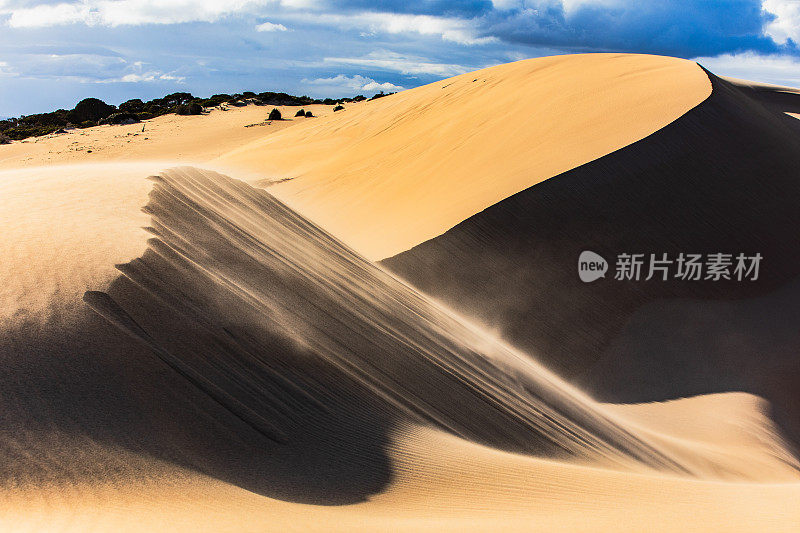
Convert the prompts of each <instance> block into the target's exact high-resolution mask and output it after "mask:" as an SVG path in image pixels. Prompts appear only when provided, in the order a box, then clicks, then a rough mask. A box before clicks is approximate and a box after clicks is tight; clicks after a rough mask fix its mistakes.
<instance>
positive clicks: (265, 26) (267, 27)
mask: <svg viewBox="0 0 800 533" xmlns="http://www.w3.org/2000/svg"><path fill="white" fill-rule="evenodd" d="M288 29H289V28H287V27H286V26H284V25H283V24H273V23H272V22H264V23H262V24H259V25H258V26H256V31H265V32H271V31H288Z"/></svg>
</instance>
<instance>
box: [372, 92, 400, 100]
mask: <svg viewBox="0 0 800 533" xmlns="http://www.w3.org/2000/svg"><path fill="white" fill-rule="evenodd" d="M392 94H395V93H384V92H383V91H381V92H379V93H377V94H375V95H374V96H373V97H372V98H370V100H377V99H378V98H383V97H384V96H390V95H392Z"/></svg>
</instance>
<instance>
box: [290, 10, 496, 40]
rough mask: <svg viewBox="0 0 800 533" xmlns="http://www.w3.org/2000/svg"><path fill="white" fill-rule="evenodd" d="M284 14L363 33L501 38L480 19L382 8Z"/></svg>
mask: <svg viewBox="0 0 800 533" xmlns="http://www.w3.org/2000/svg"><path fill="white" fill-rule="evenodd" d="M284 16H285V17H288V18H291V19H294V20H298V21H302V22H304V23H306V24H315V25H324V26H334V27H337V28H341V29H345V30H359V31H361V32H362V35H363V36H369V35H376V34H380V33H383V34H394V35H398V34H417V35H423V36H434V37H440V38H441V39H443V40H445V41H450V42H454V43H458V44H463V45H480V44H488V43H493V42H496V41H497V38H496V37H494V36H491V35H482V34H481V32H480V28H479V21H478V20H477V19H463V18H458V17H449V16H435V15H415V14H408V13H394V12H379V11H359V12H353V13H348V14H341V13H333V12H326V13H305V12H304V13H288V14H286V15H284Z"/></svg>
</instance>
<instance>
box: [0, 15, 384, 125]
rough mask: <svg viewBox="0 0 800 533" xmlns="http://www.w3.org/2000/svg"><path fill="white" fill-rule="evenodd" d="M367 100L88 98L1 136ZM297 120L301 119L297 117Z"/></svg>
mask: <svg viewBox="0 0 800 533" xmlns="http://www.w3.org/2000/svg"><path fill="white" fill-rule="evenodd" d="M0 1H1V0H0ZM376 97H377V96H376ZM363 98H364V97H363V95H359V96H356V97H354V98H343V99H338V100H334V99H332V98H326V99H325V100H320V99H318V98H311V97H309V96H294V95H291V94H286V93H281V92H272V91H269V92H261V93H255V92H253V91H245V92H243V93H241V94H215V95H213V96H211V97H210V98H207V99H202V98H197V97H195V96H193V95H192V94H191V93H186V92H182V93H172V94H168V95H166V96H164V97H163V98H154V99H152V100H149V101H146V102H145V101H142V100H141V99H139V98H134V99H131V100H128V101H126V102H123V103H121V104H120V105H119V107H118V108H117V107H114V106H113V105H110V104H106V103H105V102H103V101H102V100H100V99H98V98H85V99H83V100H81V101H80V102H78V103H77V105H76V106H75V107H74V108H73V109H70V110H67V109H59V110H57V111H52V112H49V113H38V114H35V115H26V116H21V117H18V118H8V119H2V120H0V134H2V135H4V136H5V137H7V138H8V139H11V140H21V139H26V138H28V137H38V136H42V135H48V134H50V133H54V132H57V131H59V130H61V129H63V128H70V127H77V128H90V127H92V126H96V125H97V124H98V122H100V121H103V123H104V124H110V123H117V121H120V120H121V121H131V120H136V119H138V120H147V119H151V118H155V117H158V116H161V115H166V114H167V113H180V114H187V111H188V114H200V113H202V109H203V108H204V107H216V106H218V105H220V104H223V103H228V102H239V104H238V105H245V104H249V103H254V104H256V105H269V106H276V107H277V106H298V107H300V106H309V105H312V104H323V103H324V104H325V105H335V106H337V111H338V110H341V109H343V107H342V106H341V103H342V102H358V101H361V100H362V99H363ZM373 98H375V97H373ZM234 105H236V104H234ZM276 111H277V110H276ZM298 113H299V112H298ZM117 114H121V115H120V116H115V117H114V118H113V119H112V118H111V116H112V115H117ZM295 116H301V115H299V114H297V115H295ZM305 116H306V117H313V116H314V115H313V113H311V112H310V111H306V112H305ZM270 120H276V118H275V116H274V115H273V114H272V113H270Z"/></svg>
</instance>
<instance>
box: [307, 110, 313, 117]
mask: <svg viewBox="0 0 800 533" xmlns="http://www.w3.org/2000/svg"><path fill="white" fill-rule="evenodd" d="M313 116H314V113H312V112H311V111H306V117H307V118H311V117H313Z"/></svg>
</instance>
